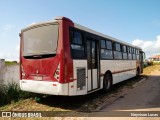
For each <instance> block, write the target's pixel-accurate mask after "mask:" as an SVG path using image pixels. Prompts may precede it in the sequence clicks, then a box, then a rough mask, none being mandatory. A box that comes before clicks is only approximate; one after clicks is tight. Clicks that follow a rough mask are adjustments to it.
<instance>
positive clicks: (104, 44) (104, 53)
mask: <svg viewBox="0 0 160 120" xmlns="http://www.w3.org/2000/svg"><path fill="white" fill-rule="evenodd" d="M101 59H113V53H112V42H111V41H108V40H101Z"/></svg>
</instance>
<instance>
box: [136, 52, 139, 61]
mask: <svg viewBox="0 0 160 120" xmlns="http://www.w3.org/2000/svg"><path fill="white" fill-rule="evenodd" d="M136 58H137V60H139V50H136Z"/></svg>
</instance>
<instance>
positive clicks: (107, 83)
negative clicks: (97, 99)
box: [103, 73, 112, 92]
mask: <svg viewBox="0 0 160 120" xmlns="http://www.w3.org/2000/svg"><path fill="white" fill-rule="evenodd" d="M111 86H112V76H111V74H110V73H106V74H105V75H104V79H103V91H104V92H108V91H109V90H110V89H111Z"/></svg>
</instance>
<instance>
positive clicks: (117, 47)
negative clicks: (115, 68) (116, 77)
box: [114, 43, 122, 59]
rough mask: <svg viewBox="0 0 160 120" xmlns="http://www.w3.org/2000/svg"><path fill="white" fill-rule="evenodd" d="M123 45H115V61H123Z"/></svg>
mask: <svg viewBox="0 0 160 120" xmlns="http://www.w3.org/2000/svg"><path fill="white" fill-rule="evenodd" d="M121 51H122V50H121V45H120V44H119V43H114V59H122V52H121Z"/></svg>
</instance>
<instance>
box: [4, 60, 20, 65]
mask: <svg viewBox="0 0 160 120" xmlns="http://www.w3.org/2000/svg"><path fill="white" fill-rule="evenodd" d="M17 64H19V63H17V61H5V65H17Z"/></svg>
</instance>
